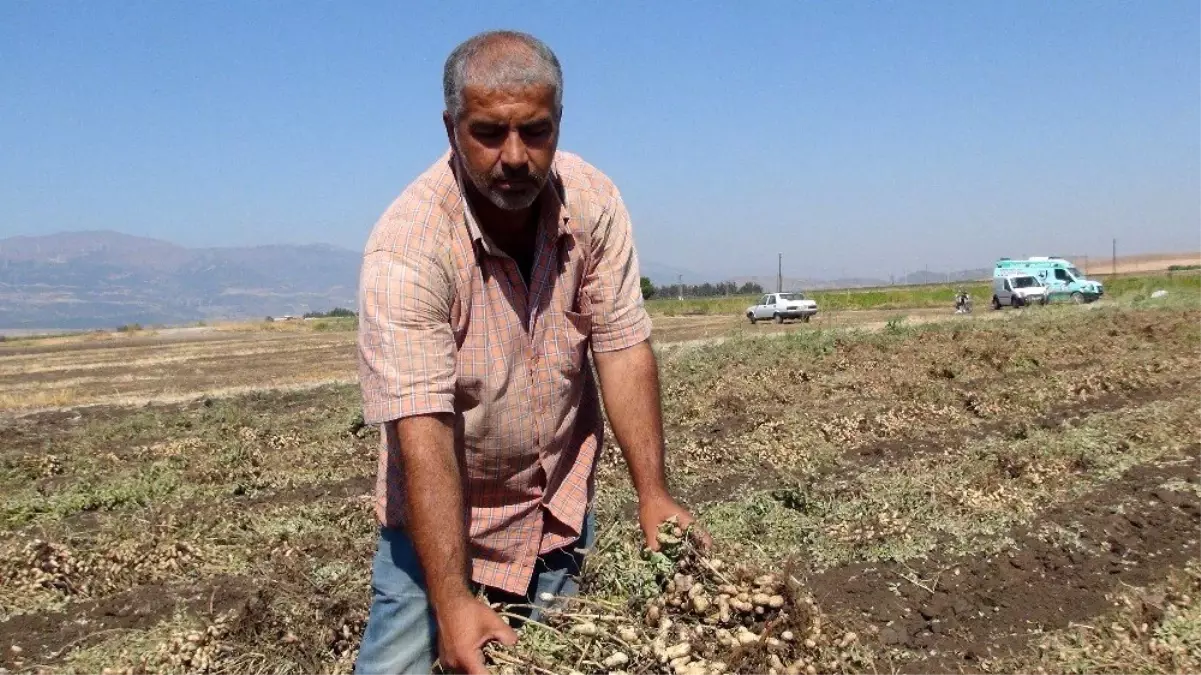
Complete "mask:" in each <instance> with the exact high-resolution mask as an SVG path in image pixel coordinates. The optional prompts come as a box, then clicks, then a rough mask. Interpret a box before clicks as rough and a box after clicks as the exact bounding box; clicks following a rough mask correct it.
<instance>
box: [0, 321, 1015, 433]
mask: <svg viewBox="0 0 1201 675" xmlns="http://www.w3.org/2000/svg"><path fill="white" fill-rule="evenodd" d="M949 314H950V313H949V312H947V311H946V310H909V311H899V310H881V311H853V312H852V311H847V312H834V313H831V314H828V315H823V316H820V317H818V318H816V319H814V320H813V321H812V322H810V323H809V324H802V323H800V322H789V323H786V324H783V325H775V324H758V325H755V326H750V325H749V324H747V322H746V320H745V319H743V318H741V317H736V316H689V317H656V318H655V329H654V339H655V341H656V343H659V344H663V345H667V344H671V343H680V342H691V341H697V340H700V341H711V340H713V339H726V338H730V337H737V336H749V335H766V334H779V333H790V332H795V331H804V330H810V331H812V330H824V329H830V328H860V329H865V330H876V329H879V328H882V327H883V326H884V325H885V324H886V323H887V322H888V321H889V320H894V321H904V322H905V323H906V324H919V323H924V322H928V321H933V320H942V319H946V318H947V317H948V315H949ZM1010 316H1011V313H1001V314H988V313H981V314H978V315H977V316H975V317H973V319H974V320H992V319H1003V318H1007V317H1010ZM354 340H355V333H354V332H353V331H352V330H340V331H332V332H315V331H309V330H281V331H261V330H249V329H247V326H245V325H243V326H242V327H241V329H238V327H236V326H231V327H228V328H225V329H209V330H201V329H187V330H186V331H185V332H179V331H160V332H147V333H146V334H140V335H139V334H109V335H105V336H99V337H91V338H79V337H71V338H53V339H47V340H40V341H30V342H14V343H8V344H3V343H0V411H7V413H9V414H12V413H25V412H29V411H34V410H40V409H54V408H59V407H63V406H82V405H120V404H125V405H132V404H145V403H152V402H153V403H166V402H179V401H185V400H190V399H194V398H196V397H197V396H200V395H208V396H228V395H231V394H237V393H244V392H248V391H255V390H259V389H264V388H277V389H305V388H311V387H315V386H321V385H326V384H339V383H349V382H353V381H354V380H355V377H356V372H355V360H354V359H355V351H354V350H355V345H354ZM2 416H3V413H0V417H2Z"/></svg>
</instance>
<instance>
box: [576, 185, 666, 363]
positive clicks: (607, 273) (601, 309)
mask: <svg viewBox="0 0 1201 675" xmlns="http://www.w3.org/2000/svg"><path fill="white" fill-rule="evenodd" d="M611 189H612V196H611V198H610V200H609V202H608V206H607V208H605V210H604V213H603V215H602V217H601V218H599V219H598V221H597V224H596V228H595V230H594V232H593V236H592V237H591V247H592V251H591V262H590V268H591V269H590V270H589V271H588V273H587V274H586V275H585V278H584V291H585V293H586V294H587V296H588V299H589V301H590V302H591V304H592V312H593V319H592V349H593V351H596V352H611V351H617V350H620V349H626V348H628V347H633V346H634V345H636V344H638V343H640V342H643V341H645V340H646V339H648V338H649V337H650V335H651V321H650V317H649V316H648V315H647V313H646V308H645V307H643V304H642V285H641V277H640V276H639V269H638V253H637V251H635V249H634V232H633V227H632V225H631V223H630V214H629V212H628V211H627V210H626V206H625V203H624V202H623V201H622V199H621V195H620V194H618V192H617V189H616V187H612V188H611Z"/></svg>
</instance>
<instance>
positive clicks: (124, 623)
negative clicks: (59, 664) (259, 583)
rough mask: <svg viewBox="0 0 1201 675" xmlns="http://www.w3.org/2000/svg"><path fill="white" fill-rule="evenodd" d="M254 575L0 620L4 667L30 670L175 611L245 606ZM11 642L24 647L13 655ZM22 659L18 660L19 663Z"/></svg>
mask: <svg viewBox="0 0 1201 675" xmlns="http://www.w3.org/2000/svg"><path fill="white" fill-rule="evenodd" d="M255 587H256V584H255V582H254V581H253V580H251V579H246V578H240V577H218V578H214V579H208V580H206V581H205V583H203V584H163V583H156V584H146V585H143V586H137V587H135V588H132V589H130V590H127V591H123V592H120V593H115V594H113V595H108V596H105V597H102V598H97V599H92V600H84V601H81V602H77V603H72V604H71V605H70V606H69V607H68V608H67V609H64V610H61V611H50V612H37V613H31V614H22V615H18V616H14V617H12V618H10V619H8V620H7V621H3V622H0V645H3V646H4V649H3V650H0V668H19V669H32V668H33V666H31V665H30V664H46V663H47V662H54V661H57V660H58V659H60V658H62V657H63V656H66V655H67V654H68V653H69V652H71V651H73V650H75V649H81V648H84V647H86V646H88V642H89V641H91V640H93V639H95V638H102V637H103V636H104V635H106V634H108V633H110V632H119V631H136V630H146V629H149V628H151V627H153V626H155V625H156V624H158V623H160V622H161V621H165V620H167V619H170V618H171V617H172V616H174V615H175V614H176V613H177V612H183V611H187V612H190V613H195V612H204V613H205V614H206V615H216V614H221V613H223V612H226V611H229V610H232V609H239V610H240V609H242V608H243V606H244V605H246V603H247V601H248V598H251V597H253V596H254V595H255V593H256V591H255ZM9 645H18V646H19V647H21V654H19V655H18V654H14V653H13V652H12V651H10V649H9ZM18 662H19V663H18Z"/></svg>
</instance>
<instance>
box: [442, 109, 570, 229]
mask: <svg viewBox="0 0 1201 675" xmlns="http://www.w3.org/2000/svg"><path fill="white" fill-rule="evenodd" d="M445 123H446V131H447V134H448V135H449V137H450V142H451V145H452V146H453V147H454V148H455V150H456V152H457V154H458V156H459V160H460V162H461V166H462V167H463V169H464V171H465V172H466V174H467V177H468V178H470V179H471V183H472V185H474V186H475V188H476V189H477V190H479V191H480V192H481V193H482V194H483V195H484V196H485V197H487V198H488V200H489V201H491V202H492V203H493V204H495V205H496V206H498V207H499V208H502V209H506V210H519V209H525V208H529V207H530V206H531V205H532V204H533V203H534V200H535V199H537V198H538V194H539V193H540V192H541V191H542V187H543V186H544V185H545V184H546V180H547V178H548V177H549V176H550V167H551V162H552V161H554V158H555V149H556V147H557V146H558V143H559V120H558V117H557V115H556V111H555V96H554V90H553V89H552V88H551V87H549V86H547V85H535V86H529V87H523V88H520V89H484V88H480V87H471V86H469V87H464V89H463V113H462V115H461V116H460V117H459V119H458V121H457V122H456V121H455V120H452V119H450V118H449V117H447V118H446V119H445Z"/></svg>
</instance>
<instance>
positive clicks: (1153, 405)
mask: <svg viewBox="0 0 1201 675" xmlns="http://www.w3.org/2000/svg"><path fill="white" fill-rule="evenodd" d="M902 315H904V316H905V318H904V320H901V319H900V317H901V316H902ZM843 328H851V329H852V330H844V329H843ZM855 328H859V330H855ZM865 329H870V330H865ZM655 330H656V340H657V341H658V342H659V343H661V344H662V349H663V351H664V352H665V356H666V358H664V359H663V360H662V370H663V375H662V377H663V397H664V409H665V415H666V423H667V427H668V439H669V446H670V450H669V462H670V467H671V472H672V474H671V481H672V483H673V486H674V489H675V490H676V491H677V492H678V494H680V495H681V496H682V497H683V499H684V501H686V502H687V503H688V504H689V505H690V506H691V507H693V508H694V509H695V511H696V512H697V513H698V514H700V517H701V519H702V521H703V523H704V524H705V526H706V527H707V528H708V529H709V530H710V532H711V533H712V534H713V537H714V540H715V548H714V550H713V551H710V552H709V553H708V554H707V555H702V554H700V553H698V552H697V551H695V550H694V549H693V548H692V547H691V545H690V543H689V542H690V540H689V538H688V537H687V536H686V535H685V534H683V533H672V532H665V533H664V535H663V539H662V541H663V542H664V544H665V546H664V548H665V553H666V555H664V556H646V555H644V554H643V553H642V552H641V550H640V547H639V541H638V537H637V535H636V531H637V528H636V525H635V523H634V522H633V520H632V517H631V515H632V513H633V510H634V502H633V492H632V489H631V488H630V486H629V484H628V481H627V480H626V478H625V475H624V468H623V466H622V464H621V462H620V458H619V456H618V453H616V452H615V448H612V447H610V448H609V451H607V452H606V454H605V456H604V458H603V459H602V462H601V466H600V469H599V471H600V477H599V482H600V485H601V489H600V495H599V496H598V501H597V504H596V509H597V514H598V519H599V522H600V526H601V538H600V541H599V542H598V545H597V549H596V550H595V551H594V552H593V554H592V556H591V557H590V560H589V564H588V568H587V572H586V575H585V578H584V587H585V593H584V595H583V596H582V598H581V599H580V600H578V601H576V602H574V603H571V604H570V605H568V606H567V607H566V608H565V609H564V610H563V611H561V612H557V613H554V614H553V615H552V616H551V617H550V618H549V619H548V621H547V622H546V625H529V626H526V627H525V628H524V629H523V632H522V639H521V642H520V643H519V645H518V646H517V647H515V648H512V649H505V650H499V649H498V650H493V651H492V654H491V657H492V659H493V663H494V670H495V671H498V672H507V673H517V672H543V673H544V672H554V673H560V672H569V671H573V670H574V671H579V672H610V671H624V672H629V673H651V672H672V673H679V674H681V675H683V674H686V673H698V674H699V673H717V672H758V673H764V672H775V673H777V675H783V674H785V673H813V672H831V671H845V672H897V671H900V672H960V671H968V672H1014V671H1023V672H1034V671H1044V672H1195V671H1197V670H1198V669H1201V567H1198V566H1197V565H1196V560H1197V559H1198V553H1199V552H1201V551H1199V548H1198V545H1199V536H1198V532H1199V527H1201V464H1199V463H1198V462H1199V460H1198V454H1199V452H1201V442H1199V439H1201V418H1199V416H1198V414H1197V412H1198V408H1197V400H1198V398H1197V395H1198V393H1199V385H1201V309H1198V308H1197V307H1196V306H1195V303H1193V302H1191V301H1187V302H1181V303H1173V304H1166V305H1164V306H1156V307H1152V306H1127V307H1121V306H1116V305H1109V306H1106V305H1105V304H1104V303H1101V304H1098V305H1090V306H1087V307H1049V308H1034V310H1029V311H1021V312H1001V313H978V314H976V315H974V316H971V317H954V316H951V315H949V313H947V312H935V313H930V314H928V315H927V314H924V313H917V312H907V313H905V312H897V313H879V312H871V313H868V312H863V313H846V314H845V315H831V316H830V317H823V319H822V323H816V322H815V323H811V324H808V325H805V324H789V325H785V326H775V325H759V326H754V327H751V326H749V325H746V324H745V322H744V321H742V320H740V319H738V318H736V317H693V318H679V319H670V320H668V319H664V320H659V321H657V322H656V328H655ZM769 334H770V335H771V338H770V339H764V338H765V336H766V335H769ZM352 340H353V334H348V333H309V334H297V335H286V336H281V335H271V334H238V333H231V334H228V335H222V336H220V337H219V338H218V337H214V338H211V339H206V340H204V341H155V340H154V339H150V340H147V341H145V342H144V343H138V342H128V343H121V344H119V345H117V344H114V345H106V346H94V347H91V348H82V349H81V348H78V347H67V346H62V345H58V346H55V345H42V346H30V345H25V346H22V347H19V348H9V347H7V346H5V347H0V349H2V350H3V351H0V395H3V396H4V397H5V399H4V400H5V401H6V406H5V407H6V408H7V409H8V413H7V417H6V418H5V419H4V421H3V422H2V423H0V495H2V496H0V669H7V670H10V671H14V672H33V671H43V672H100V671H102V670H103V669H106V668H107V669H112V670H111V671H110V672H211V673H249V672H279V673H297V672H348V671H349V669H350V668H351V665H352V663H353V659H354V656H355V654H356V650H357V645H358V639H359V635H360V633H361V630H362V625H363V620H364V617H365V611H366V606H367V600H368V594H369V586H368V584H369V572H370V557H371V554H372V550H373V544H374V539H373V535H374V527H373V521H372V516H371V512H370V490H371V487H372V485H373V480H374V468H375V447H376V443H377V440H378V439H377V435H376V431H375V430H373V429H368V428H364V427H363V426H362V424H361V422H360V419H361V418H360V417H359V416H358V414H357V407H358V392H357V389H356V387H355V385H354V383H353V377H354V374H353V359H352V357H353V343H352ZM322 383H326V384H322ZM281 387H282V388H283V389H282V390H273V388H281ZM289 387H291V388H292V390H288V388H289ZM50 392H65V393H60V394H54V393H50ZM200 394H204V395H203V396H200ZM151 400H156V401H159V402H157V403H153V404H149V405H147V404H146V402H147V401H151ZM67 403H71V404H80V403H87V404H93V405H92V406H91V407H85V408H77V409H76V408H68V407H64V406H65V404H67ZM117 403H121V405H117ZM96 404H99V405H96ZM37 408H51V409H49V410H42V411H40V412H31V411H33V410H34V409H37Z"/></svg>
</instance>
